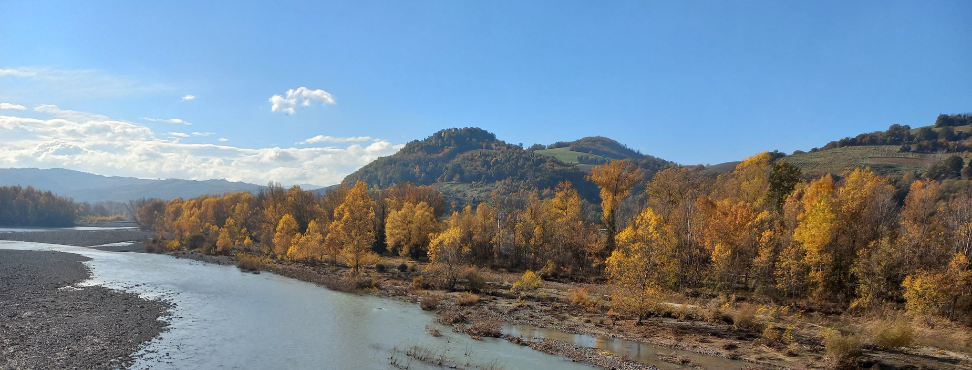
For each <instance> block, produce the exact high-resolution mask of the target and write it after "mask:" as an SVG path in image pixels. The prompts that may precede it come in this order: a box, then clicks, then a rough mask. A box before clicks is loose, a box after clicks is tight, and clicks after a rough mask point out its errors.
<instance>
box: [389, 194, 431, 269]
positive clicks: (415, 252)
mask: <svg viewBox="0 0 972 370" xmlns="http://www.w3.org/2000/svg"><path fill="white" fill-rule="evenodd" d="M432 212H433V211H432V207H430V206H429V205H428V204H426V203H425V202H419V203H418V204H413V203H405V204H403V205H402V207H401V209H399V210H397V211H392V212H391V213H390V214H389V215H388V221H387V222H386V225H385V235H386V241H387V243H388V245H389V246H391V247H392V251H395V252H398V254H399V255H401V256H403V257H404V256H410V257H411V258H413V259H418V258H419V257H421V256H424V255H425V254H426V249H427V248H428V245H429V235H430V234H432V233H434V232H435V229H436V227H437V225H436V220H435V216H434V215H433V214H432Z"/></svg>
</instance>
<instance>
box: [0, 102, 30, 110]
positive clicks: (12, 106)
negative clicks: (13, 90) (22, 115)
mask: <svg viewBox="0 0 972 370" xmlns="http://www.w3.org/2000/svg"><path fill="white" fill-rule="evenodd" d="M3 109H16V110H27V107H25V106H23V105H17V104H10V103H0V110H3Z"/></svg>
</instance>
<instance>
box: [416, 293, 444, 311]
mask: <svg viewBox="0 0 972 370" xmlns="http://www.w3.org/2000/svg"><path fill="white" fill-rule="evenodd" d="M441 300H442V296H440V295H438V294H431V295H427V296H425V298H422V302H419V306H420V307H422V309H423V310H425V311H435V309H436V308H439V301H441Z"/></svg>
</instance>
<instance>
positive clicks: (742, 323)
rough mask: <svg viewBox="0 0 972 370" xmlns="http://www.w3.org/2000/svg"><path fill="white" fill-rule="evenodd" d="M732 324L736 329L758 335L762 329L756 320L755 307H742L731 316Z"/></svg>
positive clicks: (747, 305)
mask: <svg viewBox="0 0 972 370" xmlns="http://www.w3.org/2000/svg"><path fill="white" fill-rule="evenodd" d="M732 324H733V326H735V327H736V329H740V330H746V331H749V332H754V333H758V332H760V331H761V330H762V329H763V325H762V324H761V323H760V322H759V321H758V320H757V319H756V307H754V306H753V305H749V304H746V305H742V306H740V307H739V309H737V310H736V313H735V314H734V315H732Z"/></svg>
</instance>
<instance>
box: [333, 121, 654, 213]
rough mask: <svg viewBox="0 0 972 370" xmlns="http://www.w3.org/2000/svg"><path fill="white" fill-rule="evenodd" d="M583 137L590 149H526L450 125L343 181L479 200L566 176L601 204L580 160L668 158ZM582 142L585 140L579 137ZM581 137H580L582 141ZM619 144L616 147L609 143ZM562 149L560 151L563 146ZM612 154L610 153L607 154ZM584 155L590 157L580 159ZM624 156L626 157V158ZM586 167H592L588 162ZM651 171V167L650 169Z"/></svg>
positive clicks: (648, 163)
mask: <svg viewBox="0 0 972 370" xmlns="http://www.w3.org/2000/svg"><path fill="white" fill-rule="evenodd" d="M585 139H592V140H587V141H583V143H585V144H586V145H589V146H585V147H584V148H588V149H590V152H594V151H595V150H597V151H598V153H600V154H593V153H590V152H589V153H579V152H570V153H568V152H569V151H570V150H569V147H570V143H568V145H566V146H564V147H563V148H566V149H567V150H559V151H557V149H554V151H555V152H554V153H551V152H545V151H541V150H536V151H531V150H525V149H523V148H522V147H520V146H519V145H512V144H508V143H506V142H504V141H502V140H498V139H496V135H494V134H493V133H490V132H488V131H486V130H483V129H479V128H462V129H458V128H453V129H446V130H442V131H439V132H436V133H434V134H432V136H429V137H428V138H425V139H424V140H415V141H412V142H410V143H408V144H406V145H405V147H404V148H402V149H401V150H400V151H399V152H398V153H395V154H394V155H391V156H388V157H382V158H379V159H377V160H375V161H374V162H372V163H369V164H368V165H366V166H364V167H362V168H361V169H359V170H358V171H356V172H354V173H352V174H350V175H348V176H347V177H346V178H345V179H344V181H350V182H353V181H359V180H360V181H364V182H367V183H368V184H369V185H379V186H389V185H392V184H395V183H400V182H405V181H411V182H413V183H416V184H419V185H435V186H436V188H438V189H439V190H440V191H442V192H443V193H444V194H445V195H446V197H447V198H450V199H451V200H457V201H460V202H478V201H482V200H485V199H488V198H489V195H490V193H491V192H492V191H494V190H497V189H501V190H502V191H504V192H506V191H516V190H522V189H530V190H541V191H542V190H544V189H553V188H554V187H556V186H557V184H558V183H559V182H560V181H564V180H568V181H570V182H571V183H572V184H573V185H574V187H576V188H577V190H578V192H579V193H580V195H581V196H582V197H584V198H585V199H587V200H589V201H591V202H599V198H598V190H597V186H596V185H595V184H593V183H591V182H589V181H587V180H585V179H584V176H585V171H584V168H583V167H584V164H583V163H582V161H584V160H592V161H598V160H606V158H615V157H623V156H624V155H635V156H637V157H636V158H633V159H635V160H637V162H638V163H639V164H640V165H643V166H645V167H648V168H654V167H653V166H655V165H656V164H657V165H662V164H664V165H665V166H667V165H669V164H670V163H671V162H668V161H663V160H660V159H657V158H654V157H648V156H643V155H641V154H640V153H636V152H634V151H631V150H630V149H628V152H625V151H624V149H626V148H625V147H623V146H622V145H620V144H617V142H615V141H613V140H610V139H607V138H585ZM582 140H584V139H582ZM582 140H578V142H581V141H582ZM608 141H609V142H610V143H614V144H617V145H616V146H614V145H611V144H610V143H609V142H608ZM563 148H561V149H563ZM608 156H610V157H608ZM579 157H588V158H586V159H585V158H579ZM625 158H627V157H625ZM586 167H590V165H587V166H586ZM650 173H654V170H652V171H650Z"/></svg>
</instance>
